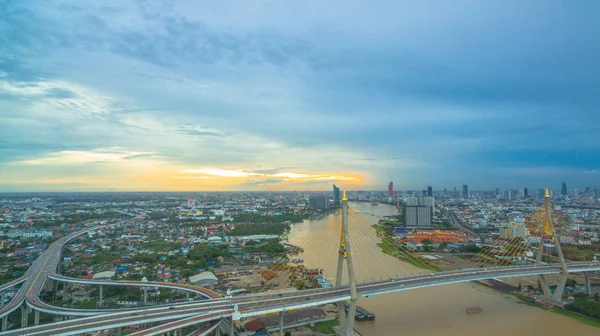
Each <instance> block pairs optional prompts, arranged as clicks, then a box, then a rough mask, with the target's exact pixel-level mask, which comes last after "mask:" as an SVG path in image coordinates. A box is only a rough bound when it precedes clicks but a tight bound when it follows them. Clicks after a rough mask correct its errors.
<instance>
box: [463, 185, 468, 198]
mask: <svg viewBox="0 0 600 336" xmlns="http://www.w3.org/2000/svg"><path fill="white" fill-rule="evenodd" d="M463 198H469V186H468V185H466V184H463Z"/></svg>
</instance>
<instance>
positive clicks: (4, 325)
mask: <svg viewBox="0 0 600 336" xmlns="http://www.w3.org/2000/svg"><path fill="white" fill-rule="evenodd" d="M6 329H8V316H4V317H3V318H2V331H6Z"/></svg>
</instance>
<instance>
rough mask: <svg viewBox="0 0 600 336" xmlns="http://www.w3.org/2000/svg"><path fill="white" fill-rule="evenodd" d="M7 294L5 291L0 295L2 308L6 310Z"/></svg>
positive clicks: (0, 306)
mask: <svg viewBox="0 0 600 336" xmlns="http://www.w3.org/2000/svg"><path fill="white" fill-rule="evenodd" d="M5 296H6V294H5V292H4V291H2V293H0V300H1V301H0V308H4V300H6V298H5Z"/></svg>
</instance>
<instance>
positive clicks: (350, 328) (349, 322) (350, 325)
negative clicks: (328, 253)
mask: <svg viewBox="0 0 600 336" xmlns="http://www.w3.org/2000/svg"><path fill="white" fill-rule="evenodd" d="M342 230H343V231H342V232H343V233H344V239H345V240H346V266H348V281H349V282H350V307H349V308H348V315H347V317H346V326H345V327H343V326H342V327H341V329H342V330H344V329H345V330H344V331H343V332H342V334H343V335H347V336H352V335H353V334H354V314H355V313H356V304H357V301H358V291H357V290H356V276H355V275H354V263H353V262H352V248H351V242H350V229H349V227H348V198H347V197H346V191H344V194H343V197H342Z"/></svg>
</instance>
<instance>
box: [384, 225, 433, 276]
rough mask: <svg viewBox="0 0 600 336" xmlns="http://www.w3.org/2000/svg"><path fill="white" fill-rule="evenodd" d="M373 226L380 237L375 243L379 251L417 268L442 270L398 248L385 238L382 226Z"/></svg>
mask: <svg viewBox="0 0 600 336" xmlns="http://www.w3.org/2000/svg"><path fill="white" fill-rule="evenodd" d="M373 227H374V228H375V231H376V233H377V237H378V238H379V239H380V242H379V243H377V246H378V247H379V248H380V249H381V252H383V253H385V254H387V255H390V256H392V257H394V258H397V259H399V260H401V261H402V262H404V263H407V264H410V265H413V266H415V267H418V268H422V269H426V270H430V271H434V272H440V271H441V270H442V269H441V268H439V267H437V266H435V265H431V264H429V263H427V262H425V261H424V260H422V259H420V258H419V257H418V256H413V255H411V254H410V253H408V251H402V250H401V249H400V248H398V247H397V246H395V245H394V243H393V241H392V240H391V238H390V239H385V237H386V231H385V230H384V229H383V228H382V227H380V226H378V225H373Z"/></svg>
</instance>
